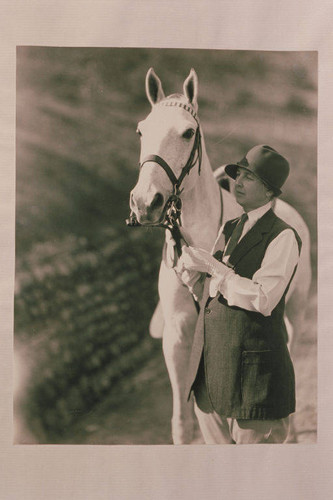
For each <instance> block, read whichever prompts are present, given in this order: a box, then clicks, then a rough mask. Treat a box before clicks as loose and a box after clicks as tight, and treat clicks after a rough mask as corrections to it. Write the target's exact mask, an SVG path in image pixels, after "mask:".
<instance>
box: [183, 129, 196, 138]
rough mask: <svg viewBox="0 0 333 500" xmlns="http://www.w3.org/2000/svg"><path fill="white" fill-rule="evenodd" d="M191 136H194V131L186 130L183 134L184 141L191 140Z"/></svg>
mask: <svg viewBox="0 0 333 500" xmlns="http://www.w3.org/2000/svg"><path fill="white" fill-rule="evenodd" d="M193 136H194V130H193V128H188V129H187V130H185V132H184V133H183V137H184V139H191V138H192V137H193Z"/></svg>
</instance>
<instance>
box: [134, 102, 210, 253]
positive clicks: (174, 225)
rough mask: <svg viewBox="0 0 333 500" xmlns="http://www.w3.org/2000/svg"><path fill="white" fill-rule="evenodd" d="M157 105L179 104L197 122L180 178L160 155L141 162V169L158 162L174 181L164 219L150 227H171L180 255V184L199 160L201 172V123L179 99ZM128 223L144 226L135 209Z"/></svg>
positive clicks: (193, 112)
mask: <svg viewBox="0 0 333 500" xmlns="http://www.w3.org/2000/svg"><path fill="white" fill-rule="evenodd" d="M157 105H158V106H178V107H180V108H183V109H185V110H186V111H188V112H189V113H190V114H191V115H192V116H193V118H194V119H195V121H196V122H197V129H196V132H195V138H194V143H193V147H192V150H191V153H190V156H189V158H188V160H187V162H186V165H185V166H184V167H183V169H182V171H181V173H180V176H179V177H178V179H177V177H176V176H175V174H174V172H173V170H172V169H171V167H170V166H169V165H168V163H167V162H166V161H165V160H164V159H163V158H161V157H160V156H158V155H154V154H151V155H148V156H146V157H145V158H144V159H143V161H142V162H141V164H140V169H141V168H142V167H143V165H144V164H145V163H148V162H154V163H157V164H158V165H159V166H160V167H162V168H163V170H164V171H165V172H166V174H167V176H168V177H169V179H170V181H171V183H172V187H173V193H172V195H171V196H170V197H169V198H168V200H167V202H166V204H165V210H164V220H163V221H162V222H160V223H158V224H152V225H150V226H149V227H161V228H164V229H169V231H170V232H171V236H172V238H173V239H174V241H175V243H176V248H177V252H178V255H179V256H180V255H181V254H182V245H181V240H182V239H183V240H184V241H185V239H184V237H183V236H182V234H181V231H180V226H181V219H180V217H181V209H182V201H181V198H180V195H181V193H182V192H183V189H184V188H183V189H180V186H181V184H182V182H183V180H184V178H185V176H186V175H188V174H189V173H190V171H191V170H192V168H193V167H194V166H195V165H196V163H197V162H198V173H199V175H200V172H201V161H202V147H201V134H200V125H199V122H198V119H197V115H196V113H195V111H194V109H193V108H192V107H191V106H190V105H187V104H185V103H183V102H179V101H176V100H172V99H170V100H168V99H167V100H165V101H161V102H160V103H158V104H157ZM126 224H127V225H128V226H130V227H135V226H144V224H140V223H139V222H138V220H137V218H136V216H135V214H134V212H133V211H131V213H130V217H129V219H126ZM185 243H186V241H185Z"/></svg>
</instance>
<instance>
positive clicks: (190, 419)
mask: <svg viewBox="0 0 333 500" xmlns="http://www.w3.org/2000/svg"><path fill="white" fill-rule="evenodd" d="M145 88H146V96H147V99H148V101H149V102H150V105H151V111H150V113H149V114H148V116H147V117H146V118H145V119H144V120H142V121H141V122H139V123H138V126H137V133H138V134H139V136H140V141H141V152H140V172H139V177H138V181H137V183H136V185H135V186H134V188H133V189H132V191H131V193H130V203H129V204H130V209H131V213H132V214H133V216H134V218H135V221H136V222H137V223H138V224H140V225H143V226H151V227H154V226H163V227H166V231H165V243H164V247H163V254H162V260H161V265H160V271H159V280H158V291H159V297H160V302H159V303H158V305H157V308H156V310H155V312H154V314H153V317H152V320H151V323H150V333H151V335H152V336H154V337H162V348H163V354H164V358H165V363H166V367H167V370H168V374H169V378H170V383H171V388H172V403H173V414H172V420H171V430H172V439H173V443H174V444H189V443H191V442H193V439H194V432H195V417H194V411H193V401H192V400H191V399H190V400H189V401H188V400H187V395H186V394H185V384H186V375H187V367H188V363H189V357H190V352H191V346H192V340H193V335H194V329H195V325H196V321H197V316H198V308H197V306H196V303H195V301H194V299H193V296H192V295H191V293H190V292H189V290H188V288H187V287H186V286H185V285H184V284H183V283H182V282H181V280H180V278H179V275H178V274H177V272H176V264H177V257H178V256H179V255H180V253H181V246H180V241H179V240H180V237H181V238H182V240H183V241H184V242H186V244H188V245H191V246H194V247H200V248H203V249H205V250H207V251H212V248H213V246H214V242H215V240H216V237H217V234H218V231H219V229H220V227H221V225H223V224H224V223H225V222H226V221H227V220H230V219H233V218H235V217H238V216H239V215H240V214H241V212H242V209H241V207H240V206H239V205H238V204H237V202H236V200H235V198H234V196H233V195H232V193H230V192H229V191H228V190H226V189H221V187H220V185H219V183H218V182H217V179H216V176H215V175H214V173H213V170H212V168H211V165H210V161H209V158H208V155H207V152H206V147H205V141H204V136H203V133H202V128H201V125H200V122H199V119H198V115H197V112H198V77H197V74H196V72H195V71H194V69H193V68H192V69H191V71H190V73H189V75H188V76H187V78H186V79H185V81H184V83H183V94H171V95H169V96H167V97H166V96H165V94H164V91H163V87H162V83H161V80H160V79H159V77H158V76H157V75H156V73H155V71H154V70H153V68H150V69H149V70H148V72H147V75H146V81H145ZM172 204H173V205H172ZM170 205H171V208H172V209H175V212H176V216H175V218H174V219H170V217H169V213H170ZM275 211H276V212H277V213H278V212H280V213H281V214H283V215H285V217H282V218H284V219H285V220H286V219H289V220H292V221H293V220H294V218H296V219H297V221H298V226H302V231H300V233H303V232H304V233H306V232H307V231H306V226H305V223H304V221H303V220H302V219H301V218H300V216H298V214H297V212H296V211H295V210H294V209H292V207H290V205H287V204H286V203H285V202H283V201H281V200H276V206H275ZM296 215H297V216H296ZM165 220H167V221H168V223H167V224H166V223H165ZM170 220H171V225H170ZM175 221H176V222H179V224H178V225H177V224H176V223H175ZM292 225H295V224H292ZM168 229H170V231H168ZM175 230H177V231H175ZM175 233H176V235H175ZM175 236H176V237H175ZM301 237H302V235H301ZM177 239H178V241H177ZM175 240H176V242H175ZM302 254H303V256H305V258H304V259H303V260H304V262H303V264H302V265H299V267H298V271H297V273H298V277H297V276H296V275H295V277H294V280H293V287H292V293H291V291H290V294H289V295H290V297H289V302H291V304H292V307H291V308H290V316H289V319H290V321H289V323H290V325H292V326H293V328H294V330H295V328H296V324H297V325H300V324H301V322H302V318H301V315H302V312H303V311H304V300H305V298H306V297H305V296H306V290H307V289H308V281H309V272H310V273H311V269H310V271H309V259H308V255H309V248H308V247H307V245H305V248H304V244H303V250H302ZM302 304H303V306H302Z"/></svg>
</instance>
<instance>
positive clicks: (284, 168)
mask: <svg viewBox="0 0 333 500" xmlns="http://www.w3.org/2000/svg"><path fill="white" fill-rule="evenodd" d="M239 167H242V168H244V169H245V170H248V171H249V172H251V173H252V174H254V175H256V176H257V177H259V179H260V180H262V181H263V182H264V184H266V185H267V187H268V188H270V189H272V190H273V191H274V194H275V196H279V195H280V194H281V192H282V191H281V189H280V188H281V187H282V186H283V184H284V183H285V181H286V180H287V177H288V175H289V163H288V161H287V160H286V159H285V158H284V157H283V156H282V155H280V154H279V153H278V152H277V151H275V149H273V148H271V147H270V146H265V145H259V146H254V148H252V149H250V151H249V152H248V153H247V154H246V156H244V158H242V159H241V160H240V161H239V162H237V163H231V164H229V165H226V166H225V168H224V170H225V172H226V173H227V174H228V175H229V177H231V178H232V179H236V176H237V169H238V168H239Z"/></svg>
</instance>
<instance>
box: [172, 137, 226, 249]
mask: <svg viewBox="0 0 333 500" xmlns="http://www.w3.org/2000/svg"><path fill="white" fill-rule="evenodd" d="M193 174H197V175H198V170H197V167H195V172H193ZM221 215H222V214H221V195H220V187H219V185H218V183H217V181H216V179H215V177H214V175H213V172H212V169H211V166H210V162H209V159H208V156H207V153H206V149H205V145H204V144H203V145H202V163H201V174H200V176H199V177H198V180H197V182H196V183H195V186H194V188H193V189H191V190H189V191H186V189H184V192H183V194H182V216H181V219H182V227H181V232H182V234H183V236H184V238H185V240H186V241H187V243H188V244H189V245H192V246H196V247H200V248H204V249H206V250H211V248H212V246H213V244H214V241H215V239H216V236H217V232H218V229H219V227H220V220H221Z"/></svg>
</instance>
